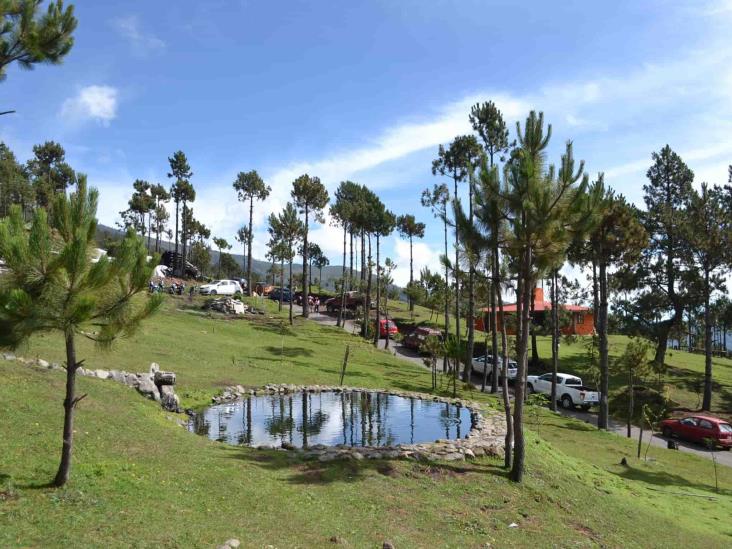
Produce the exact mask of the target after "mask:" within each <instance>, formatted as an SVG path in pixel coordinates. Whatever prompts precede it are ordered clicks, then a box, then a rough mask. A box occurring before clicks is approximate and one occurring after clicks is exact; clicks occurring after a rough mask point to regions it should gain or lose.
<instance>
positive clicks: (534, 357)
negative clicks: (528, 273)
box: [529, 285, 539, 365]
mask: <svg viewBox="0 0 732 549" xmlns="http://www.w3.org/2000/svg"><path fill="white" fill-rule="evenodd" d="M535 294H536V285H534V286H533V287H532V288H531V298H530V299H531V302H530V305H529V307H530V311H531V315H530V316H529V332H530V333H531V364H533V365H537V364H539V350H538V349H537V347H536V326H535V325H534V316H535V313H536V299H534V295H535Z"/></svg>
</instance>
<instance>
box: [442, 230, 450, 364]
mask: <svg viewBox="0 0 732 549" xmlns="http://www.w3.org/2000/svg"><path fill="white" fill-rule="evenodd" d="M442 226H443V228H444V229H445V257H447V218H445V219H444V220H443V223H442ZM449 333H450V270H449V269H448V268H447V265H445V339H447V334H449ZM446 372H447V355H445V356H443V357H442V373H446Z"/></svg>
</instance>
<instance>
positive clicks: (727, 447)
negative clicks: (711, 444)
mask: <svg viewBox="0 0 732 549" xmlns="http://www.w3.org/2000/svg"><path fill="white" fill-rule="evenodd" d="M722 450H724V451H725V452H729V451H730V450H732V446H722Z"/></svg>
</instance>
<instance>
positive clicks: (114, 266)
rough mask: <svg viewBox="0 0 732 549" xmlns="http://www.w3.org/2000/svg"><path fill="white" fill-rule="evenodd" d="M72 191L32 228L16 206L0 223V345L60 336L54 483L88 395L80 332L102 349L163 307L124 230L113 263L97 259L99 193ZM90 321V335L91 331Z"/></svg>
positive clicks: (65, 472)
mask: <svg viewBox="0 0 732 549" xmlns="http://www.w3.org/2000/svg"><path fill="white" fill-rule="evenodd" d="M76 179H77V186H76V191H75V192H74V193H72V194H71V195H70V196H68V197H67V196H66V195H65V194H58V195H56V196H55V197H54V200H53V204H52V208H51V210H50V213H47V211H46V209H45V208H38V209H36V210H35V212H34V213H33V219H32V223H31V227H30V230H28V229H27V228H26V225H25V222H24V219H23V214H22V212H21V209H20V207H19V206H13V207H12V209H11V212H10V216H9V217H8V218H6V219H4V220H3V221H0V256H2V257H3V258H4V259H5V262H6V264H7V267H8V269H9V270H10V273H9V274H8V275H6V277H5V278H4V284H3V286H2V287H0V346H2V347H11V348H15V347H17V346H18V345H20V344H22V343H24V342H26V341H28V339H29V338H30V337H31V336H32V335H34V334H36V333H43V332H58V333H61V334H63V336H64V340H65V348H66V392H65V398H64V425H63V445H62V451H61V462H60V465H59V468H58V472H57V474H56V477H55V479H54V481H53V484H54V485H55V486H63V485H64V484H65V483H66V481H67V480H68V479H69V474H70V471H71V456H72V450H73V440H74V411H75V408H76V406H77V404H78V403H79V401H81V400H82V399H83V398H84V397H85V396H86V395H82V396H77V395H76V373H77V371H78V369H79V368H80V367H81V365H82V363H83V360H78V357H77V353H76V351H77V349H76V338H77V336H79V335H83V336H84V337H86V338H89V339H91V340H93V341H94V342H95V343H96V344H97V345H99V346H101V347H103V348H109V347H110V346H111V345H112V343H113V341H114V340H115V339H116V338H117V337H119V336H128V335H130V334H132V333H133V332H134V330H135V329H136V328H137V327H138V326H139V324H140V322H141V321H142V320H143V319H145V318H146V317H148V316H149V315H150V314H152V313H153V312H154V311H155V310H156V309H157V308H158V306H159V305H160V301H161V298H162V296H161V295H160V294H155V295H153V296H151V297H148V298H146V299H143V300H140V299H137V295H138V294H144V293H145V290H146V289H147V285H148V281H149V280H150V277H151V276H152V271H153V268H154V262H148V261H147V250H146V249H145V245H144V243H143V242H142V240H141V239H140V238H139V237H137V236H136V235H135V234H134V233H133V232H131V231H128V232H127V234H126V236H125V238H124V239H123V240H122V242H121V243H120V245H119V246H118V248H117V250H116V253H115V258H114V260H110V259H107V258H106V257H105V256H103V257H102V258H101V259H99V261H97V262H94V261H93V258H94V250H93V249H94V247H95V246H96V242H95V240H94V238H95V234H96V229H97V220H96V210H97V199H98V193H97V191H96V189H87V185H86V178H85V176H83V175H79V176H78V177H77V178H76ZM90 324H93V326H94V331H90V330H89V328H88V326H89V325H90Z"/></svg>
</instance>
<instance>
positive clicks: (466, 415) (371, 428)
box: [188, 391, 472, 448]
mask: <svg viewBox="0 0 732 549" xmlns="http://www.w3.org/2000/svg"><path fill="white" fill-rule="evenodd" d="M471 427H472V423H471V413H470V410H469V409H467V408H465V407H462V406H457V405H454V404H447V403H443V402H434V401H432V400H422V399H418V398H407V397H402V396H396V395H389V394H386V393H379V392H358V391H352V392H351V391H344V392H320V393H318V392H315V393H310V392H297V393H290V394H275V395H258V396H251V397H249V398H244V399H243V400H238V401H234V402H230V403H226V404H216V405H214V406H210V407H208V408H206V409H205V410H203V411H202V412H200V413H198V414H197V415H196V416H194V417H193V418H192V419H191V420H190V422H189V424H188V429H189V430H190V431H192V432H195V433H197V434H199V435H205V436H207V437H208V438H210V439H212V440H218V441H220V442H226V443H228V444H235V445H241V444H244V445H249V446H259V445H267V446H279V445H281V444H282V443H283V442H287V443H289V444H292V445H293V446H296V447H300V448H307V447H308V446H313V445H315V444H324V445H326V446H335V445H337V444H345V445H348V446H395V445H397V444H415V443H419V442H434V441H435V440H437V439H457V438H462V437H464V436H466V435H467V434H468V433H469V432H470V429H471Z"/></svg>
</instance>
